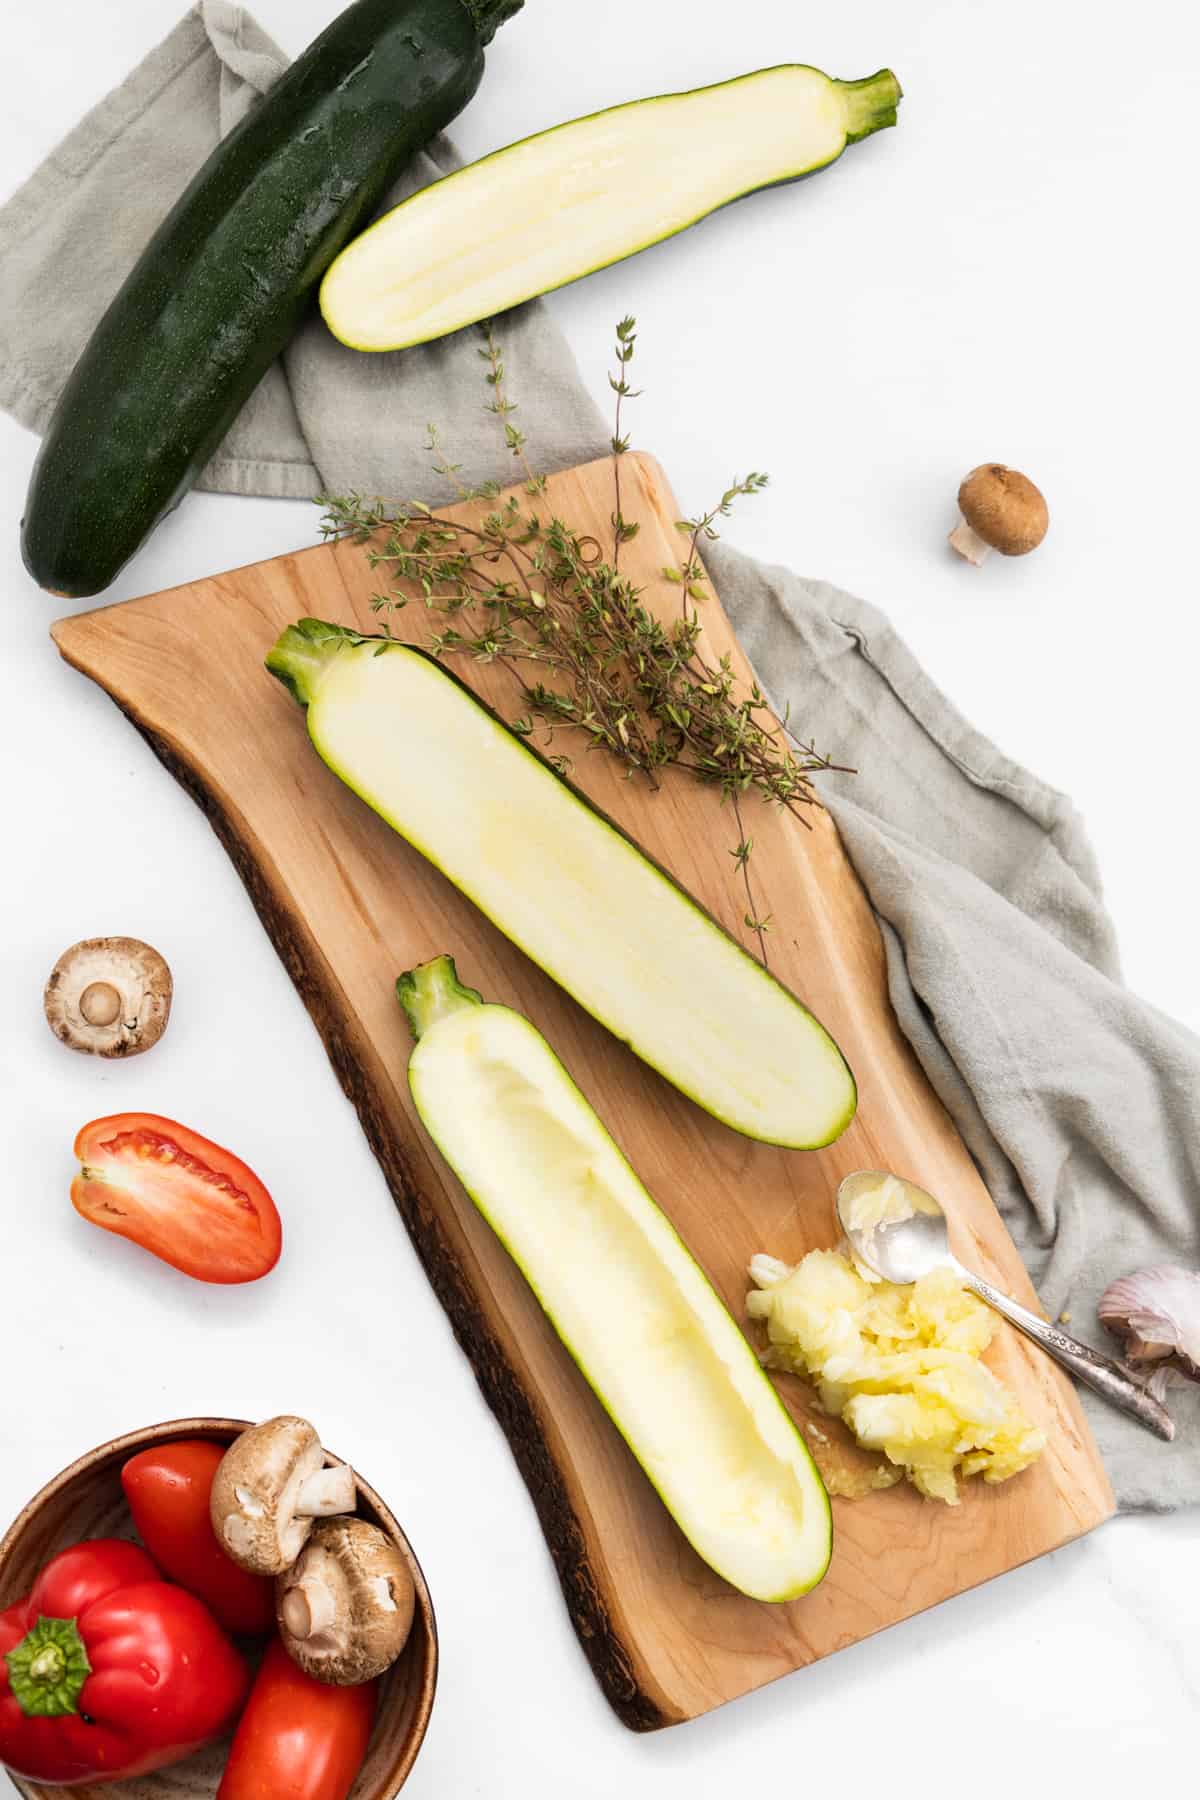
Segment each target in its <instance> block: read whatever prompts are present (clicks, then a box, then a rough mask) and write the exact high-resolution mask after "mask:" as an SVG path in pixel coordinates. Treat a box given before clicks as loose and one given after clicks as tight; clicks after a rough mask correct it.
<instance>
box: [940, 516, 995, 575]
mask: <svg viewBox="0 0 1200 1800" xmlns="http://www.w3.org/2000/svg"><path fill="white" fill-rule="evenodd" d="M950 543H951V545H952V547H953V548H954V549H955V550H957V551H958V554H959V555H960V556H965V557H966V559H967V561H968V562H969V563H974V564H975V567H976V568H978V567H979V565H980V563H981V562H983V560H984V558H985V557H988V556H990V555H991V554H992V546H991V545H990V544H985V543H984V541H983V539H982V538H981V537H980V535H979V533H978V532H977V531H972V529H971V527H970V526H969V525H968V524H967V521H966V520H965V519H960V520H959V521H958V524H957V525H956V526H955V527H954V530H953V531H952V532H951V533H950Z"/></svg>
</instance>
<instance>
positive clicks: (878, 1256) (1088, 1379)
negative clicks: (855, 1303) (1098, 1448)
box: [837, 1169, 1175, 1440]
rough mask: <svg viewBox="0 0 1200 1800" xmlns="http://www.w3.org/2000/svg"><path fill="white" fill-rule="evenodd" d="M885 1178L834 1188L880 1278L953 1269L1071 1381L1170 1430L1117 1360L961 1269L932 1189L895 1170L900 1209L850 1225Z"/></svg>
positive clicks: (851, 1180) (872, 1172) (1160, 1433)
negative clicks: (1067, 1373) (861, 1203)
mask: <svg viewBox="0 0 1200 1800" xmlns="http://www.w3.org/2000/svg"><path fill="white" fill-rule="evenodd" d="M888 1179H889V1177H888V1175H887V1174H886V1173H885V1172H884V1171H882V1170H878V1169H860V1170H859V1171H858V1173H857V1174H854V1175H847V1177H846V1179H845V1180H844V1181H843V1182H842V1184H841V1186H840V1187H839V1188H838V1191H837V1210H838V1218H839V1220H840V1221H841V1226H842V1230H843V1231H844V1232H845V1234H846V1236H847V1238H848V1239H849V1242H850V1246H851V1248H852V1250H853V1251H854V1254H855V1256H857V1257H858V1258H859V1260H860V1261H861V1262H863V1263H865V1264H866V1266H867V1268H869V1269H873V1270H874V1271H875V1273H876V1274H877V1275H881V1276H882V1277H883V1279H884V1280H885V1281H893V1282H896V1283H898V1284H901V1285H905V1284H907V1283H908V1282H911V1281H918V1280H919V1279H920V1277H921V1276H922V1275H928V1274H929V1272H930V1270H931V1269H953V1270H954V1273H955V1274H956V1275H957V1276H958V1277H959V1279H960V1281H962V1282H963V1284H964V1285H965V1286H966V1287H968V1288H969V1289H970V1290H971V1292H972V1293H973V1294H978V1296H979V1298H980V1299H981V1300H985V1301H986V1302H987V1304H988V1305H989V1306H992V1307H994V1308H995V1309H996V1311H997V1312H998V1313H1000V1314H1001V1315H1002V1316H1003V1317H1004V1318H1006V1319H1007V1320H1008V1321H1009V1323H1010V1324H1011V1325H1015V1326H1016V1328H1017V1330H1018V1331H1023V1332H1024V1333H1025V1336H1026V1337H1027V1338H1031V1339H1032V1340H1033V1342H1034V1343H1035V1344H1039V1345H1040V1346H1041V1348H1042V1349H1043V1350H1045V1351H1046V1352H1047V1353H1048V1355H1050V1356H1052V1357H1053V1358H1054V1360H1055V1362H1058V1363H1061V1364H1062V1366H1063V1368H1064V1369H1067V1370H1069V1371H1070V1373H1071V1374H1072V1375H1074V1376H1075V1378H1076V1380H1078V1381H1082V1382H1083V1383H1084V1384H1085V1385H1086V1386H1087V1387H1090V1388H1092V1389H1093V1390H1094V1392H1096V1393H1097V1394H1102V1395H1103V1396H1104V1398H1105V1399H1106V1400H1108V1401H1111V1403H1112V1405H1113V1406H1117V1407H1120V1409H1121V1411H1122V1412H1126V1413H1128V1414H1129V1415H1130V1417H1131V1418H1134V1419H1136V1420H1137V1421H1138V1423H1139V1424H1141V1425H1144V1426H1145V1427H1146V1429H1147V1430H1148V1431H1153V1432H1154V1433H1155V1435H1156V1436H1157V1437H1160V1438H1166V1439H1168V1440H1170V1439H1171V1438H1173V1437H1174V1436H1175V1425H1174V1421H1173V1420H1172V1418H1171V1415H1170V1413H1169V1412H1167V1410H1166V1408H1165V1407H1163V1406H1160V1405H1159V1403H1158V1401H1157V1400H1156V1399H1155V1398H1154V1396H1153V1395H1152V1394H1150V1393H1147V1391H1146V1389H1145V1388H1144V1387H1143V1386H1142V1385H1141V1383H1140V1382H1138V1381H1136V1380H1134V1378H1133V1377H1132V1376H1131V1375H1130V1374H1129V1373H1128V1371H1127V1370H1125V1369H1123V1368H1122V1367H1121V1365H1120V1364H1119V1363H1117V1362H1114V1361H1113V1360H1112V1358H1111V1357H1108V1356H1102V1355H1101V1354H1100V1352H1099V1351H1098V1350H1093V1349H1092V1348H1091V1347H1090V1345H1088V1344H1081V1343H1080V1342H1079V1340H1078V1339H1077V1338H1073V1337H1070V1336H1068V1334H1067V1333H1066V1332H1065V1331H1060V1330H1059V1329H1058V1327H1057V1326H1056V1325H1047V1323H1046V1321H1045V1320H1044V1319H1039V1318H1038V1316H1037V1314H1036V1313H1031V1312H1029V1311H1027V1309H1026V1308H1025V1307H1023V1306H1018V1305H1017V1303H1016V1301H1015V1300H1010V1299H1009V1298H1008V1296H1007V1295H1006V1294H1002V1293H1000V1291H999V1290H998V1289H997V1288H994V1287H992V1285H991V1284H990V1282H987V1281H984V1280H983V1279H982V1277H981V1276H979V1275H973V1274H972V1273H971V1271H970V1269H964V1268H963V1266H962V1264H961V1263H960V1262H959V1261H958V1259H957V1258H956V1257H954V1256H952V1255H951V1253H950V1242H949V1234H948V1231H947V1227H946V1215H945V1213H944V1212H943V1211H942V1209H941V1207H940V1206H939V1205H938V1203H937V1201H936V1200H935V1199H934V1197H933V1195H932V1194H927V1193H926V1192H925V1190H924V1188H919V1187H917V1185H916V1183H915V1182H912V1181H904V1180H903V1179H902V1178H901V1177H900V1176H898V1175H893V1176H892V1177H890V1179H891V1180H893V1181H895V1182H897V1183H898V1184H899V1187H900V1188H901V1189H902V1190H903V1194H902V1197H901V1196H897V1199H898V1201H899V1204H898V1206H897V1207H896V1208H895V1211H896V1214H897V1215H898V1216H896V1217H893V1218H891V1219H887V1218H885V1219H883V1220H882V1221H880V1222H879V1223H877V1224H872V1225H867V1226H863V1225H861V1224H855V1223H854V1222H853V1215H854V1202H855V1201H856V1200H858V1199H860V1198H861V1197H862V1196H863V1195H865V1194H867V1193H869V1192H871V1191H872V1190H873V1189H878V1188H879V1187H880V1185H881V1184H882V1183H883V1182H885V1181H887V1180H888Z"/></svg>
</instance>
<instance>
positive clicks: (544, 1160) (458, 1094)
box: [398, 957, 832, 1601]
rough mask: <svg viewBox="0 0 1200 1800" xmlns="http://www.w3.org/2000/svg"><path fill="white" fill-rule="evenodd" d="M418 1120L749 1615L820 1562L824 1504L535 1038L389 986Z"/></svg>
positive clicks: (671, 1234)
mask: <svg viewBox="0 0 1200 1800" xmlns="http://www.w3.org/2000/svg"><path fill="white" fill-rule="evenodd" d="M398 989H399V994H400V998H401V1000H402V1002H403V1004H404V1005H405V1009H406V1011H407V1012H408V1014H409V1018H410V1022H412V1023H413V1027H414V1030H415V1031H416V1032H417V1034H418V1038H417V1044H416V1047H415V1049H414V1050H413V1053H412V1058H411V1061H410V1063H409V1083H410V1086H411V1089H412V1094H413V1099H414V1102H415V1104H416V1107H417V1111H418V1113H419V1114H420V1116H421V1119H422V1122H423V1123H424V1125H425V1127H426V1129H427V1131H428V1132H429V1134H430V1136H431V1137H432V1138H433V1140H434V1142H435V1143H436V1144H437V1146H438V1149H439V1150H440V1151H441V1153H442V1155H443V1157H444V1158H445V1159H446V1161H447V1162H448V1163H449V1165H450V1167H451V1168H452V1169H453V1171H454V1173H455V1174H456V1175H457V1176H458V1178H459V1180H460V1181H461V1182H462V1184H463V1186H464V1188H465V1189H466V1191H467V1193H468V1194H469V1195H470V1196H471V1199H472V1200H473V1201H474V1203H475V1205H476V1206H477V1207H478V1208H479V1210H480V1212H481V1213H482V1214H483V1216H484V1218H485V1219H486V1220H487V1222H488V1224H489V1225H490V1226H491V1227H492V1229H493V1230H494V1231H495V1233H496V1235H497V1236H498V1237H499V1238H500V1240H501V1242H502V1243H503V1244H504V1246H505V1248H506V1249H507V1250H508V1252H509V1254H510V1255H511V1256H512V1257H513V1259H514V1260H515V1262H516V1263H517V1264H518V1266H519V1267H520V1269H521V1271H522V1273H523V1274H524V1276H525V1278H526V1280H527V1281H528V1282H529V1285H530V1287H531V1288H532V1289H533V1292H534V1294H535V1295H536V1297H537V1299H538V1301H539V1303H540V1304H541V1306H542V1308H543V1310H544V1311H545V1313H546V1315H547V1317H548V1318H549V1319H550V1322H551V1324H552V1325H553V1326H554V1329H555V1330H556V1331H557V1333H558V1335H559V1337H560V1338H561V1339H562V1341H563V1343H564V1344H565V1345H566V1347H567V1349H568V1351H569V1352H570V1354H571V1355H572V1357H573V1358H574V1359H575V1361H576V1363H577V1364H578V1365H579V1367H580V1369H581V1370H582V1372H583V1374H584V1376H585V1377H586V1378H587V1380H588V1382H589V1383H590V1385H591V1386H592V1388H593V1390H594V1391H595V1393H596V1395H597V1396H598V1398H599V1399H600V1401H601V1404H602V1405H603V1406H604V1408H605V1410H606V1411H607V1412H608V1414H609V1416H610V1417H611V1418H612V1420H613V1422H614V1424H615V1425H616V1426H617V1429H618V1430H619V1431H620V1432H621V1434H622V1436H623V1437H624V1438H625V1440H626V1442H627V1443H628V1445H629V1447H630V1449H631V1450H632V1451H633V1453H634V1455H635V1456H636V1458H637V1460H638V1462H639V1463H640V1464H641V1466H642V1468H643V1469H644V1470H645V1472H646V1474H647V1475H648V1477H649V1479H650V1481H651V1482H652V1483H653V1485H654V1487H655V1488H656V1489H657V1491H658V1493H659V1495H660V1496H661V1498H662V1500H663V1501H664V1503H665V1505H666V1507H667V1509H668V1511H669V1512H670V1513H671V1514H672V1516H673V1517H674V1519H675V1520H676V1522H677V1523H678V1524H679V1526H680V1528H681V1529H682V1531H683V1533H684V1535H685V1536H686V1537H687V1538H688V1540H689V1541H690V1542H691V1544H692V1545H693V1546H694V1547H695V1549H696V1550H697V1551H698V1552H699V1554H700V1556H702V1557H703V1559H704V1561H705V1562H707V1563H708V1564H709V1565H710V1567H711V1568H713V1569H715V1570H716V1571H717V1573H718V1574H719V1575H722V1576H723V1577H724V1578H725V1580H726V1581H729V1582H731V1583H732V1585H733V1586H734V1587H736V1588H739V1589H740V1590H741V1591H742V1592H743V1593H745V1594H749V1595H751V1596H753V1597H754V1598H755V1599H758V1600H772V1601H780V1600H791V1599H795V1598H796V1597H797V1596H798V1595H800V1594H803V1593H806V1592H807V1591H808V1590H809V1589H810V1588H811V1587H813V1586H814V1585H815V1584H816V1583H817V1582H818V1581H819V1580H820V1579H821V1577H822V1575H824V1573H825V1571H826V1568H827V1567H828V1564H829V1557H830V1547H831V1530H832V1528H831V1522H830V1511H829V1501H828V1497H827V1495H826V1492H825V1488H824V1485H823V1483H822V1481H821V1478H820V1475H819V1474H818V1472H817V1470H816V1468H815V1466H814V1464H813V1461H812V1458H811V1456H810V1455H809V1452H808V1449H807V1447H806V1445H805V1443H804V1440H803V1439H802V1437H801V1436H800V1434H799V1432H798V1431H797V1429H796V1427H795V1425H794V1424H793V1423H792V1421H791V1419H790V1418H789V1417H788V1414H787V1412H786V1411H785V1410H784V1407H783V1405H782V1403H781V1402H780V1400H779V1397H778V1395H777V1394H776V1393H775V1390H774V1388H773V1387H772V1386H771V1383H770V1381H769V1379H768V1378H767V1376H766V1375H765V1374H764V1372H763V1370H762V1368H761V1367H760V1366H759V1363H758V1361H757V1359H756V1357H755V1356H754V1353H753V1351H752V1350H751V1348H750V1346H749V1344H748V1343H747V1341H746V1339H745V1337H744V1336H743V1335H742V1333H741V1332H740V1331H739V1329H738V1327H737V1325H736V1324H735V1323H734V1321H733V1319H732V1318H731V1316H730V1314H729V1313H728V1312H727V1311H726V1309H725V1307H724V1306H723V1305H722V1303H721V1301H720V1300H719V1299H718V1297H717V1295H716V1293H715V1292H714V1290H713V1288H712V1286H711V1285H710V1283H709V1281H708V1279H707V1277H706V1276H705V1275H704V1273H703V1272H702V1270H701V1269H700V1268H699V1266H698V1264H697V1263H696V1262H695V1260H694V1259H693V1257H692V1256H691V1255H690V1254H689V1252H688V1250H687V1249H686V1247H685V1246H684V1244H683V1242H682V1241H681V1239H680V1238H679V1237H678V1235H677V1234H676V1232H675V1230H674V1228H673V1227H672V1225H671V1224H670V1222H669V1220H668V1219H667V1218H666V1216H665V1215H664V1214H663V1213H662V1212H661V1211H660V1209H659V1208H658V1206H656V1205H655V1203H654V1201H653V1200H652V1199H651V1197H650V1195H649V1194H648V1193H647V1192H646V1190H645V1188H644V1187H643V1186H642V1184H641V1182H640V1181H639V1180H638V1178H637V1176H636V1174H635V1173H634V1171H633V1169H632V1168H631V1167H630V1165H629V1163H628V1162H627V1161H626V1160H625V1158H624V1157H623V1156H622V1154H621V1152H620V1151H619V1150H618V1148H617V1146H616V1144H615V1143H614V1142H613V1140H612V1139H611V1138H610V1137H609V1135H608V1133H607V1131H606V1130H605V1129H604V1126H603V1125H602V1124H601V1122H600V1120H599V1119H598V1118H597V1116H596V1114H595V1112H594V1111H593V1110H592V1108H591V1107H590V1106H589V1105H588V1102H587V1101H586V1100H585V1099H584V1097H583V1095H582V1094H581V1093H580V1092H579V1090H578V1088H577V1087H576V1086H575V1084H574V1082H573V1081H572V1080H571V1077H570V1075H569V1074H568V1073H567V1071H566V1069H565V1068H564V1067H563V1065H562V1064H561V1063H560V1062H559V1061H558V1059H557V1057H556V1056H555V1055H554V1053H553V1051H552V1050H551V1048H550V1046H549V1044H547V1042H546V1040H545V1039H544V1038H543V1037H542V1036H541V1035H540V1034H539V1033H538V1032H537V1031H536V1030H535V1029H534V1027H533V1026H532V1025H531V1024H530V1023H529V1021H528V1020H527V1019H525V1018H523V1017H522V1016H521V1015H520V1014H519V1013H516V1012H512V1011H510V1010H509V1009H508V1008H507V1007H503V1006H490V1005H484V1004H482V1003H481V1001H480V997H479V996H478V995H477V994H475V993H473V992H472V991H471V990H470V989H466V988H463V987H461V986H460V985H459V983H458V981H457V978H456V975H455V970H454V964H453V962H452V961H451V959H450V958H449V957H439V958H437V959H436V961H434V962H433V963H429V964H426V965H424V966H423V967H422V968H421V969H418V970H415V971H412V972H411V973H410V974H409V975H406V976H404V977H402V978H401V980H400V983H399V984H398Z"/></svg>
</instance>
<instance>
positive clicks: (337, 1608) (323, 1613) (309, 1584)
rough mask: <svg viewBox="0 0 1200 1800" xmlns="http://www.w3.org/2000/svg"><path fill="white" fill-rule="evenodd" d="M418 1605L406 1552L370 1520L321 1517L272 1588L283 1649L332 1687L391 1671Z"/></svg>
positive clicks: (343, 1685) (305, 1669)
mask: <svg viewBox="0 0 1200 1800" xmlns="http://www.w3.org/2000/svg"><path fill="white" fill-rule="evenodd" d="M415 1606H416V1590H415V1588H414V1585H413V1578H412V1572H411V1570H410V1569H409V1566H408V1562H407V1560H406V1558H405V1555H404V1552H403V1551H402V1550H401V1548H400V1546H399V1544H397V1543H396V1542H395V1540H394V1539H392V1538H390V1537H388V1535H387V1534H386V1532H383V1531H380V1529H379V1527H378V1526H377V1525H370V1524H368V1523H367V1521H366V1520H365V1519H348V1518H343V1519H325V1520H323V1521H322V1522H321V1524H319V1525H318V1526H317V1527H316V1529H315V1530H314V1531H313V1534H312V1536H311V1537H310V1538H309V1540H308V1543H307V1544H306V1545H305V1547H304V1549H303V1551H302V1552H301V1554H300V1556H299V1557H298V1559H297V1561H296V1562H295V1564H294V1565H293V1567H292V1568H290V1569H289V1570H288V1571H287V1573H286V1574H285V1575H281V1576H280V1577H279V1579H278V1581H277V1582H276V1583H275V1612H276V1617H277V1618H278V1621H279V1633H280V1636H281V1638H282V1639H283V1644H284V1648H285V1649H286V1650H287V1653H288V1655H289V1656H290V1657H291V1658H292V1660H293V1661H294V1662H296V1663H297V1664H298V1665H299V1666H300V1668H302V1669H303V1670H304V1673H305V1674H306V1675H311V1676H312V1677H313V1679H314V1680H315V1681H323V1682H326V1683H327V1684H328V1685H330V1686H333V1687H356V1686H357V1685H358V1684H359V1683H360V1682H363V1681H372V1680H373V1679H374V1678H375V1676H377V1675H382V1674H383V1672H384V1670H385V1669H388V1668H390V1667H391V1665H392V1664H393V1663H394V1662H395V1660H396V1658H397V1657H398V1656H399V1654H400V1652H401V1651H402V1650H403V1648H404V1646H405V1644H406V1643H407V1642H408V1634H409V1632H410V1631H411V1630H412V1622H413V1611H414V1608H415Z"/></svg>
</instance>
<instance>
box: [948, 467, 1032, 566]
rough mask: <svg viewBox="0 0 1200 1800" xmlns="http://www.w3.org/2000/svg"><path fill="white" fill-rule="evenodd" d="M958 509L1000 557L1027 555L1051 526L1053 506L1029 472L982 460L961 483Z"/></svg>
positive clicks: (973, 529) (972, 528)
mask: <svg viewBox="0 0 1200 1800" xmlns="http://www.w3.org/2000/svg"><path fill="white" fill-rule="evenodd" d="M958 510H959V511H960V512H961V514H962V516H963V518H964V519H965V520H966V521H967V524H968V525H969V526H970V527H971V530H972V531H974V532H976V533H977V534H978V535H979V536H980V537H981V538H982V539H983V541H984V543H985V544H990V545H991V547H992V549H993V550H999V552H1000V554H1001V556H1027V555H1028V554H1029V552H1030V551H1031V550H1036V549H1037V547H1038V545H1039V544H1040V543H1041V541H1042V539H1043V538H1044V537H1045V535H1046V532H1047V531H1048V530H1049V528H1050V509H1049V507H1048V506H1047V505H1046V501H1045V498H1044V497H1043V495H1042V492H1041V489H1040V488H1037V487H1035V486H1034V484H1033V482H1032V481H1030V479H1029V477H1028V475H1022V474H1021V473H1020V471H1019V470H1017V469H1008V468H1006V467H1005V466H1004V464H1003V463H981V464H980V465H979V467H978V468H977V469H972V470H971V473H970V474H969V475H968V476H967V477H966V478H965V480H964V481H963V482H962V483H961V485H960V487H959V490H958Z"/></svg>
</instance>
